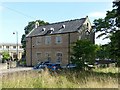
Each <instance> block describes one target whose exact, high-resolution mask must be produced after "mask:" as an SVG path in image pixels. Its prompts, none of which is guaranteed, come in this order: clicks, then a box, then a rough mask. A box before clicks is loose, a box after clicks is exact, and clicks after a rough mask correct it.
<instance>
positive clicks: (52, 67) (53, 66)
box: [47, 64, 61, 71]
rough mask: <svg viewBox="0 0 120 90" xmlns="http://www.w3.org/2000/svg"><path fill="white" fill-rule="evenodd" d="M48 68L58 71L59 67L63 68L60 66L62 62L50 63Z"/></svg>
mask: <svg viewBox="0 0 120 90" xmlns="http://www.w3.org/2000/svg"><path fill="white" fill-rule="evenodd" d="M47 68H48V69H50V70H52V71H56V70H58V69H61V66H60V64H49V65H47Z"/></svg>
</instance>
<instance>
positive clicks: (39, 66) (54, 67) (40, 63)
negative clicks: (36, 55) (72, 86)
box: [33, 61, 61, 71]
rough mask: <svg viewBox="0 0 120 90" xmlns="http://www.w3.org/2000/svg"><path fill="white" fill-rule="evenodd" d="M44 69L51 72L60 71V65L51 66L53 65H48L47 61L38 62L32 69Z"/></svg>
mask: <svg viewBox="0 0 120 90" xmlns="http://www.w3.org/2000/svg"><path fill="white" fill-rule="evenodd" d="M46 67H47V68H48V69H50V70H52V71H56V70H58V69H61V66H60V64H57V63H56V64H53V63H50V62H49V61H45V62H39V63H38V64H37V65H35V66H34V67H33V69H45V68H46Z"/></svg>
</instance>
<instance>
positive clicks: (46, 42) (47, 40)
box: [45, 36, 51, 44]
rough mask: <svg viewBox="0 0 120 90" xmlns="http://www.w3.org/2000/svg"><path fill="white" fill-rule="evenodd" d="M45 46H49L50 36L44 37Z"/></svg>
mask: <svg viewBox="0 0 120 90" xmlns="http://www.w3.org/2000/svg"><path fill="white" fill-rule="evenodd" d="M45 44H51V36H46V37H45Z"/></svg>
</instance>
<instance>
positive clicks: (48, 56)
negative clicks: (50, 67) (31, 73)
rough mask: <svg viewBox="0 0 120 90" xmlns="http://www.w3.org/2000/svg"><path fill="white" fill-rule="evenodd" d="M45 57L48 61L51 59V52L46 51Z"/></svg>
mask: <svg viewBox="0 0 120 90" xmlns="http://www.w3.org/2000/svg"><path fill="white" fill-rule="evenodd" d="M45 57H46V59H47V60H48V61H51V56H50V52H46V53H45Z"/></svg>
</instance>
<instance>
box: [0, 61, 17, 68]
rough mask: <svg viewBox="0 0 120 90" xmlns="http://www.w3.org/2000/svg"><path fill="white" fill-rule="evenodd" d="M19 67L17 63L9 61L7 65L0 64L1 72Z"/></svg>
mask: <svg viewBox="0 0 120 90" xmlns="http://www.w3.org/2000/svg"><path fill="white" fill-rule="evenodd" d="M16 66H17V63H16V61H9V62H7V63H0V70H4V69H9V68H14V67H16Z"/></svg>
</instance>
